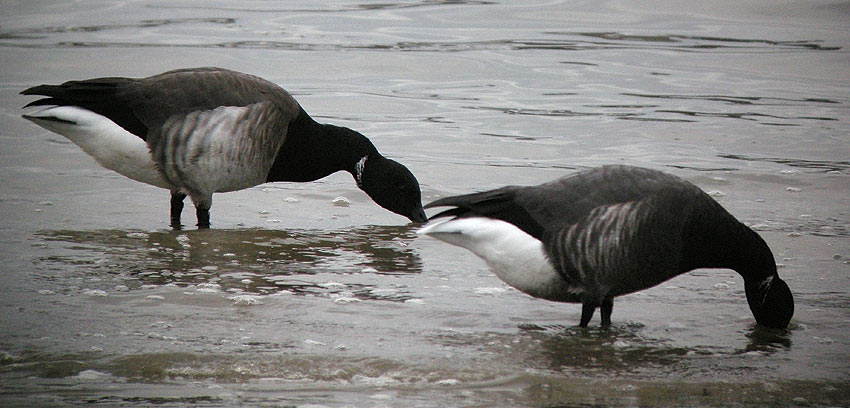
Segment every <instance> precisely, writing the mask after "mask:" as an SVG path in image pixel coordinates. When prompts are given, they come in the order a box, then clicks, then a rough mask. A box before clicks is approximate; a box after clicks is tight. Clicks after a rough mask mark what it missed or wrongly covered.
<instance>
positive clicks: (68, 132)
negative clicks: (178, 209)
mask: <svg viewBox="0 0 850 408" xmlns="http://www.w3.org/2000/svg"><path fill="white" fill-rule="evenodd" d="M26 117H27V119H29V120H31V121H32V122H33V123H35V124H37V125H39V126H41V127H43V128H45V129H47V130H49V131H51V132H55V133H58V134H60V135H62V136H65V137H66V138H68V140H70V141H72V142H74V144H76V145H77V146H80V148H81V149H83V151H84V152H86V153H87V154H88V155H89V156H91V157H93V158H94V159H95V160H97V162H98V163H99V164H100V165H101V166H103V167H105V168H107V169H109V170H112V171H115V172H117V173H119V174H122V175H124V176H127V177H129V178H131V179H133V180H136V181H141V182H142V183H147V184H150V185H154V186H157V187H162V188H171V185H170V184H169V183H168V182H166V181H165V179H164V178H163V177H162V175H161V174H160V173H159V172H158V171H157V170H156V165H155V164H154V162H153V159H151V154H150V150H149V149H148V146H147V144H146V143H145V141H144V140H142V139H141V138H140V137H138V136H136V135H134V134H132V133H130V132H128V131H126V130H124V128H122V127H121V126H118V125H117V124H115V122H113V121H111V120H109V118H107V117H105V116H103V115H100V114H97V113H94V112H92V111H90V110H88V109H83V108H80V107H76V106H56V107H52V108H47V109H43V110H40V111H38V112H36V113H34V114H32V115H27V116H26Z"/></svg>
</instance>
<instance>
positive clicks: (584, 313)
mask: <svg viewBox="0 0 850 408" xmlns="http://www.w3.org/2000/svg"><path fill="white" fill-rule="evenodd" d="M594 311H596V303H594V302H590V301H584V302H582V303H581V321H580V322H579V324H578V325H579V326H581V327H587V324H588V323H590V319H591V318H592V317H593V312H594Z"/></svg>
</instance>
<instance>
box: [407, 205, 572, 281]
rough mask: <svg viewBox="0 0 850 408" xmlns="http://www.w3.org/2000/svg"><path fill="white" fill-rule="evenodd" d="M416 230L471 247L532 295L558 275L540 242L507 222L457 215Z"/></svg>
mask: <svg viewBox="0 0 850 408" xmlns="http://www.w3.org/2000/svg"><path fill="white" fill-rule="evenodd" d="M417 233H419V234H424V235H428V236H431V237H434V238H437V239H439V240H441V241H444V242H448V243H449V244H452V245H456V246H459V247H461V248H466V249H468V250H470V251H472V253H474V254H475V255H477V256H478V257H480V258H481V259H484V261H485V262H487V265H488V266H489V267H490V269H492V270H493V272H494V273H495V274H496V276H498V277H499V278H500V279H501V280H503V281H504V282H505V283H507V284H508V285H511V286H513V287H515V288H517V289H519V290H521V291H523V292H525V293H528V294H530V295H532V296H540V295H542V294H544V293H546V292H548V291H549V290H550V289H551V288H552V286H553V285H558V284H559V281H560V279H561V278H560V276H559V275H558V273H557V272H556V271H555V269H554V268H553V267H552V265H551V264H550V263H549V260H548V259H547V258H546V255H545V253H544V251H543V243H542V242H540V240H538V239H536V238H534V237H532V236H531V235H528V234H527V233H525V231H523V230H521V229H519V228H517V227H516V226H515V225H513V224H511V223H509V222H505V221H501V220H495V219H492V218H485V217H471V218H457V219H452V220H448V221H442V222H437V223H433V224H429V225H426V226H425V227H424V228H422V229H420V230H419V231H417Z"/></svg>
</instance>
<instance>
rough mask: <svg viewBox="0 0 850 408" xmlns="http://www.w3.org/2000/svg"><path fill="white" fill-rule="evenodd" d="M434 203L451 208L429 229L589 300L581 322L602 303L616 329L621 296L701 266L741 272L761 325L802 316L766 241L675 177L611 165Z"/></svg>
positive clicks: (514, 279)
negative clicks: (615, 315) (615, 310)
mask: <svg viewBox="0 0 850 408" xmlns="http://www.w3.org/2000/svg"><path fill="white" fill-rule="evenodd" d="M431 207H452V208H450V209H448V210H445V211H443V212H441V213H439V214H436V215H435V216H433V217H431V219H432V223H431V224H429V225H427V226H425V227H424V228H423V229H421V230H420V231H419V232H420V233H422V234H426V235H429V236H432V237H434V238H437V239H440V240H442V241H445V242H448V243H450V244H454V245H457V246H460V247H463V248H466V249H468V250H470V251H472V252H473V253H474V254H475V255H477V256H479V257H481V258H483V259H484V260H485V261H486V262H487V264H488V266H490V268H491V269H492V270H493V271H494V272H495V273H496V275H498V276H499V278H501V279H502V280H503V281H505V282H506V283H507V284H509V285H511V286H513V287H515V288H517V289H519V290H521V291H523V292H525V293H528V294H530V295H532V296H535V297H539V298H543V299H548V300H553V301H559V302H575V303H581V304H582V313H581V321H580V326H582V327H586V326H587V325H588V323H589V321H590V319H591V317H592V316H593V313H594V311H595V310H596V308H597V307H600V308H601V315H602V326H603V327H607V326H610V324H611V312H612V309H613V300H614V298H615V297H617V296H620V295H625V294H628V293H632V292H636V291H639V290H643V289H646V288H650V287H652V286H655V285H658V284H659V283H661V282H664V281H666V280H668V279H670V278H673V277H675V276H678V275H680V274H683V273H686V272H688V271H691V270H694V269H697V268H729V269H733V270H735V271H736V272H738V273H739V274H740V275H741V276H742V277H743V278H744V290H745V293H746V296H747V302H748V303H749V306H750V310H751V311H752V313H753V316H754V317H755V319H756V322H757V323H758V324H760V325H763V326H767V327H771V328H785V327H786V326H788V323H789V321H790V320H791V317H792V316H793V314H794V300H793V296H792V295H791V290H790V289H789V288H788V285H787V284H786V283H785V282H784V281H783V280H782V279H780V278H779V275H778V274H777V272H776V263H775V261H774V258H773V254H772V253H771V251H770V248H769V247H768V246H767V244H766V243H765V241H764V240H763V239H762V238H761V237H760V236H759V235H758V234H757V233H756V232H755V231H753V230H752V229H750V228H749V227H747V226H746V225H744V224H742V223H741V222H739V221H738V220H737V219H735V217H734V216H732V215H731V214H730V213H729V212H728V211H726V210H725V209H724V208H723V207H721V206H720V204H718V203H717V201H715V200H714V199H712V198H711V197H710V196H709V195H708V194H706V193H705V192H703V191H702V190H700V189H699V188H698V187H697V186H695V185H693V184H691V183H689V182H687V181H684V180H682V179H680V178H678V177H675V176H673V175H670V174H666V173H662V172H659V171H655V170H650V169H644V168H639V167H630V166H605V167H601V168H595V169H592V170H588V171H583V172H580V173H577V174H574V175H570V176H567V177H564V178H561V179H558V180H555V181H552V182H550V183H546V184H541V185H539V186H533V187H518V186H509V187H503V188H500V189H497V190H491V191H485V192H482V193H475V194H468V195H461V196H455V197H446V198H442V199H439V200H437V201H434V202H432V203H430V204H428V205H426V206H425V208H431ZM441 218H442V219H443V220H438V219H441ZM433 220H437V221H433Z"/></svg>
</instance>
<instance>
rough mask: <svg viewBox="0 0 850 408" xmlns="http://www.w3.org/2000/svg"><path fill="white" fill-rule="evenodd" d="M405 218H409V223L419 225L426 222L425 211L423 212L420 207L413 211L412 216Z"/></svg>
mask: <svg viewBox="0 0 850 408" xmlns="http://www.w3.org/2000/svg"><path fill="white" fill-rule="evenodd" d="M407 218H410V221H413V222H418V223H420V224H421V223H426V222H428V216H427V215H425V210H423V209H422V207H419V208H417V209H415V210H413V214H411V215H409V216H408V217H407Z"/></svg>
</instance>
